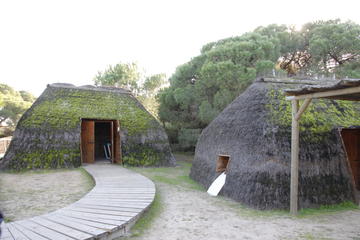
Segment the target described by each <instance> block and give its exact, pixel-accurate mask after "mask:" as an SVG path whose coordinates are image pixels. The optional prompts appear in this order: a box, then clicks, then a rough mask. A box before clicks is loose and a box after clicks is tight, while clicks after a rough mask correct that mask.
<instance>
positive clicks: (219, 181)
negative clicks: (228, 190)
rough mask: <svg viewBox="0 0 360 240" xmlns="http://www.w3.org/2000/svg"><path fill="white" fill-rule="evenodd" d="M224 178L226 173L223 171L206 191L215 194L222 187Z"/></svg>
mask: <svg viewBox="0 0 360 240" xmlns="http://www.w3.org/2000/svg"><path fill="white" fill-rule="evenodd" d="M225 180H226V174H225V172H223V173H222V174H221V175H220V176H218V177H217V178H216V179H215V181H214V182H213V183H212V184H211V185H210V187H209V189H208V190H207V193H208V194H209V195H211V196H217V195H218V194H219V192H220V190H221V189H222V188H223V186H224V184H225Z"/></svg>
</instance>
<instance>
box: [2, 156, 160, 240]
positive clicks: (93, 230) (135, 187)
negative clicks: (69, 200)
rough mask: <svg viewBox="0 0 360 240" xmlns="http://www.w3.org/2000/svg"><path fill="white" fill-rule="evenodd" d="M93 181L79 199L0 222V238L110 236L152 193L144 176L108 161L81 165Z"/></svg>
mask: <svg viewBox="0 0 360 240" xmlns="http://www.w3.org/2000/svg"><path fill="white" fill-rule="evenodd" d="M84 168H85V169H86V171H88V172H89V173H90V175H92V176H93V178H94V180H95V182H96V185H95V187H94V188H93V189H92V190H91V191H90V192H89V193H88V194H86V195H85V196H84V197H83V198H82V199H80V200H79V201H77V202H75V203H73V204H71V205H69V206H67V207H65V208H62V209H59V210H56V211H54V212H51V213H48V214H44V215H41V216H37V217H33V218H29V219H25V220H21V221H15V222H11V223H7V224H6V225H5V224H3V233H2V236H1V240H49V239H50V240H67V239H69V240H74V239H77V240H78V239H114V238H117V237H120V236H123V235H125V233H126V232H127V231H128V230H129V229H130V227H131V226H132V225H133V224H134V223H135V222H136V220H137V219H138V218H139V217H140V216H141V214H142V213H143V212H144V211H145V210H146V209H147V208H148V207H149V206H150V204H151V203H152V201H153V200H154V197H155V185H154V183H153V182H152V181H150V180H149V179H147V178H146V177H144V176H142V175H140V174H137V173H134V172H132V171H129V170H127V169H124V168H122V167H120V166H116V165H112V164H105V163H102V164H91V165H86V166H84Z"/></svg>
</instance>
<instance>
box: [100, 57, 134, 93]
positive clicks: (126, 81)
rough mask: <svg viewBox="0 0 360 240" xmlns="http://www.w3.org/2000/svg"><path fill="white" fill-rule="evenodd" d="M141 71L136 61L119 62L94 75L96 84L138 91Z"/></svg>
mask: <svg viewBox="0 0 360 240" xmlns="http://www.w3.org/2000/svg"><path fill="white" fill-rule="evenodd" d="M140 76H141V74H140V71H139V67H138V65H137V64H136V63H118V64H116V65H115V66H111V65H110V66H109V67H108V68H107V69H105V70H104V71H103V72H101V71H99V72H98V73H97V75H96V76H95V77H94V82H95V85H102V86H116V87H121V88H126V89H129V90H130V91H132V92H136V91H137V90H138V88H139V86H138V81H139V80H140Z"/></svg>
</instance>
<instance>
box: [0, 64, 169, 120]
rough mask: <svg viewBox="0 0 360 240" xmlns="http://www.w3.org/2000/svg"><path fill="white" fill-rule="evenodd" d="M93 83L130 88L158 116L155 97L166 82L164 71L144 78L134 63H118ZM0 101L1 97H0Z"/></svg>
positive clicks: (99, 75)
mask: <svg viewBox="0 0 360 240" xmlns="http://www.w3.org/2000/svg"><path fill="white" fill-rule="evenodd" d="M94 82H95V85H100V86H111V87H120V88H125V89H127V90H130V91H131V92H132V94H133V95H134V96H136V97H137V98H138V99H139V101H140V102H141V103H142V104H143V105H144V107H145V108H146V109H147V110H148V111H149V112H150V113H151V114H152V115H153V116H154V117H156V118H158V106H159V103H158V100H157V98H156V97H155V96H156V94H157V92H158V91H159V90H160V89H161V87H162V86H163V85H164V84H166V75H165V74H164V73H159V74H154V75H150V76H146V77H145V78H144V76H143V74H142V73H141V71H140V69H139V67H138V65H137V64H136V63H118V64H116V65H115V66H111V65H110V66H109V67H108V68H107V69H105V70H104V71H103V72H101V71H99V72H98V74H97V75H96V76H95V77H94ZM0 101H1V99H0Z"/></svg>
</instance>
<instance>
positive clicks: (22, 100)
mask: <svg viewBox="0 0 360 240" xmlns="http://www.w3.org/2000/svg"><path fill="white" fill-rule="evenodd" d="M34 101H35V97H34V96H33V95H32V94H31V93H29V92H26V91H19V92H18V91H15V90H14V89H13V88H11V87H10V86H8V85H6V84H0V124H2V123H6V124H8V125H10V126H14V125H16V124H17V122H18V120H19V119H20V117H21V115H22V114H23V113H24V112H25V111H26V110H27V109H28V108H29V107H30V106H31V104H32V103H33V102H34Z"/></svg>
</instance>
